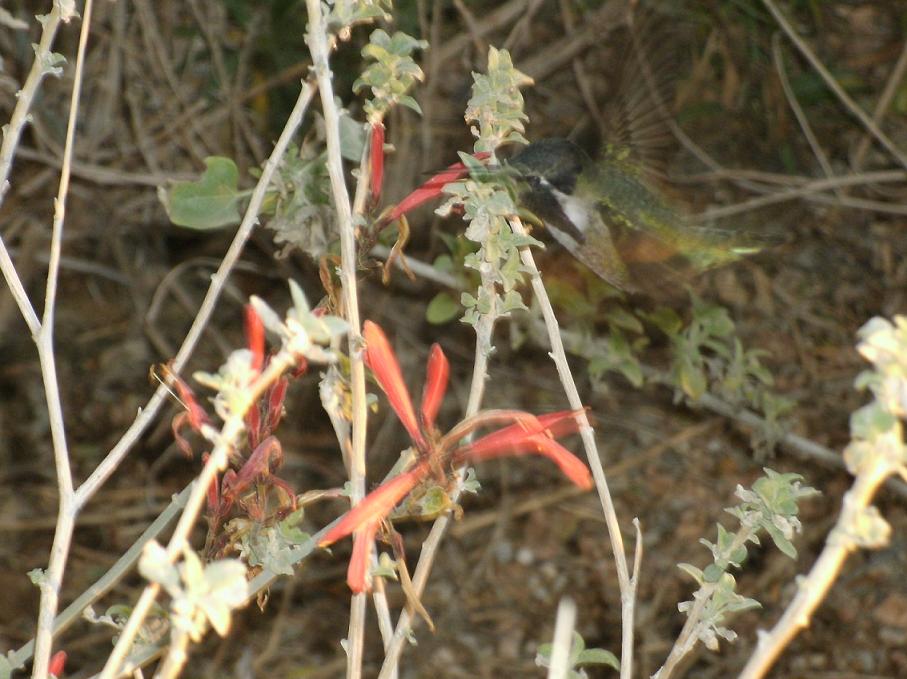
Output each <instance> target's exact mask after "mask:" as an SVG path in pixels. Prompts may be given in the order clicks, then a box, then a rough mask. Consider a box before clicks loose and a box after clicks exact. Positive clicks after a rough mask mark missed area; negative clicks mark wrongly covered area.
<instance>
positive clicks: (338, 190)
mask: <svg viewBox="0 0 907 679" xmlns="http://www.w3.org/2000/svg"><path fill="white" fill-rule="evenodd" d="M306 8H307V10H308V16H309V26H308V33H307V35H306V43H307V44H308V46H309V50H310V51H311V53H312V68H313V70H314V72H315V76H316V77H317V79H318V85H319V89H320V90H321V108H322V111H323V112H324V127H325V136H326V140H327V166H328V174H329V175H330V179H331V193H332V195H333V200H334V209H335V210H336V211H337V228H338V230H339V232H340V260H341V264H340V278H341V284H342V286H343V300H344V306H345V307H346V317H347V320H348V321H349V325H350V329H349V334H348V342H349V344H348V346H349V357H350V389H351V392H352V411H353V417H352V421H353V431H352V440H353V446H352V450H351V451H350V453H351V455H350V461H349V463H350V486H351V493H350V503H351V504H352V505H356V504H358V503H359V502H360V501H361V500H362V498H363V497H364V496H365V435H366V426H367V424H368V422H367V412H366V401H365V365H364V364H363V362H362V334H361V330H360V325H361V324H360V319H359V296H358V292H357V287H356V236H355V234H354V232H353V215H352V208H351V206H350V197H349V193H348V191H347V188H346V180H345V179H344V176H343V159H342V157H341V154H340V122H339V121H340V115H339V112H338V110H337V105H336V103H335V102H334V88H333V84H332V82H331V70H330V65H329V63H328V55H329V54H330V47H329V46H328V29H327V26H326V25H325V22H324V17H323V16H322V13H321V1H320V0H306ZM367 601H368V600H367V598H366V595H365V594H354V595H353V596H352V599H351V602H350V628H349V634H348V636H347V643H348V646H347V660H348V662H347V674H346V676H347V679H358V677H360V676H362V653H363V645H364V640H365V610H366V604H367Z"/></svg>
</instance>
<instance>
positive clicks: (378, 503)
mask: <svg viewBox="0 0 907 679" xmlns="http://www.w3.org/2000/svg"><path fill="white" fill-rule="evenodd" d="M428 473H429V466H428V463H426V462H422V463H420V464H418V465H416V466H415V467H413V468H412V469H410V470H409V471H408V472H404V473H402V474H399V475H397V476H395V477H394V478H392V479H391V480H390V481H385V482H384V483H382V484H381V485H380V486H378V487H377V488H375V490H373V491H372V492H371V493H369V494H368V495H366V496H365V497H364V498H363V499H362V502H360V503H359V504H357V505H356V506H355V507H353V508H352V509H351V510H350V511H348V512H347V513H346V514H345V515H344V516H343V518H341V519H340V521H338V522H337V523H336V524H334V526H333V527H331V528H330V529H329V530H328V531H327V532H326V533H325V534H324V536H322V538H321V541H320V542H319V543H318V546H319V547H327V546H328V545H331V544H333V543H335V542H337V541H338V540H342V539H343V538H345V537H346V536H347V535H349V534H350V533H352V532H354V531H357V530H359V529H360V528H362V527H363V526H364V525H366V524H367V523H369V522H372V521H381V520H382V519H384V518H385V517H386V516H387V515H388V514H390V512H391V510H392V509H393V508H394V507H396V506H397V504H398V503H399V502H400V500H402V499H403V498H404V497H406V496H407V495H408V494H409V492H410V491H411V490H412V489H413V488H415V487H416V486H417V485H418V484H419V482H420V481H422V479H424V478H425V477H426V476H427V475H428Z"/></svg>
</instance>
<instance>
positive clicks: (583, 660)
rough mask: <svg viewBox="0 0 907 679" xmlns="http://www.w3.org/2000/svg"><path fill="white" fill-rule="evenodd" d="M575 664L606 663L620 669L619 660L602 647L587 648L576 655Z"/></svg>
mask: <svg viewBox="0 0 907 679" xmlns="http://www.w3.org/2000/svg"><path fill="white" fill-rule="evenodd" d="M576 665H608V666H610V667H613V668H614V669H615V670H618V671H620V660H618V659H617V656H616V655H614V654H613V653H612V652H611V651H606V650H605V649H603V648H587V649H586V650H585V651H581V652H580V654H579V655H578V656H577V657H576Z"/></svg>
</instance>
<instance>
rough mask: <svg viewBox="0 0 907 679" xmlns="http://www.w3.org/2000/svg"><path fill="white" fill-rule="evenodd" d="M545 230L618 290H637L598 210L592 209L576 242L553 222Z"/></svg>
mask: <svg viewBox="0 0 907 679" xmlns="http://www.w3.org/2000/svg"><path fill="white" fill-rule="evenodd" d="M548 232H549V233H550V234H551V236H552V237H553V238H554V239H555V240H556V241H557V242H558V243H560V244H561V245H563V246H564V247H565V248H566V249H567V250H568V251H569V252H570V254H571V255H573V256H574V257H576V259H578V260H579V261H580V262H582V263H583V264H585V265H586V266H587V267H589V269H590V270H591V271H592V272H593V273H594V274H595V275H597V276H598V277H599V278H602V279H604V280H605V281H606V282H608V283H610V284H611V285H613V286H614V287H615V288H618V289H620V290H625V291H627V292H636V287H635V286H634V285H633V284H632V283H631V281H630V275H629V272H628V271H627V267H626V266H625V265H624V262H623V260H622V259H621V256H620V254H619V253H618V251H617V248H616V247H615V245H614V240H613V239H612V237H611V231H610V230H609V229H608V226H607V225H606V224H605V223H604V221H602V218H601V216H600V215H599V214H598V213H597V212H595V211H593V212H592V214H591V215H590V216H589V220H588V223H587V224H586V227H585V229H584V230H583V234H582V235H583V242H582V243H579V242H577V240H576V239H575V238H573V236H571V235H570V234H569V233H567V232H566V231H563V230H561V229H559V228H558V227H557V225H555V224H548Z"/></svg>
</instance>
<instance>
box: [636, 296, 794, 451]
mask: <svg viewBox="0 0 907 679" xmlns="http://www.w3.org/2000/svg"><path fill="white" fill-rule="evenodd" d="M692 300H693V306H692V319H691V320H690V322H689V323H688V324H687V325H686V327H684V324H683V321H682V320H681V319H680V317H679V316H678V315H677V314H676V313H675V312H674V311H673V310H671V309H666V308H659V309H657V310H656V311H655V312H653V313H650V314H647V315H646V318H647V319H648V320H649V321H650V322H651V323H652V324H653V325H655V326H656V327H657V328H659V329H660V330H661V331H662V332H664V333H665V334H666V335H667V336H668V337H669V339H670V341H671V347H672V359H671V375H672V378H673V381H674V384H675V385H676V387H677V389H678V396H679V395H681V394H683V395H685V396H687V397H688V398H690V399H692V400H693V401H696V400H698V399H700V398H701V397H702V396H703V394H705V393H706V392H712V393H715V394H716V395H718V396H720V397H721V398H723V399H724V400H726V401H728V402H729V403H731V404H732V405H736V406H741V407H750V408H753V409H754V410H756V411H758V412H761V413H762V414H763V415H764V416H765V422H766V427H765V428H764V430H762V431H760V432H757V434H758V435H759V437H760V438H757V439H756V441H754V443H755V445H756V446H757V447H761V446H765V447H768V448H771V447H772V446H774V443H775V442H776V441H777V439H778V438H779V437H780V436H781V435H782V433H783V432H782V426H781V422H780V419H781V418H782V417H783V416H784V415H785V414H786V413H788V412H789V411H790V410H791V409H792V408H793V406H794V402H793V401H792V400H791V399H788V398H785V397H782V396H779V395H777V394H774V393H772V391H771V387H772V386H773V385H774V379H773V378H772V375H771V373H770V372H769V370H768V369H767V368H766V367H765V366H763V365H762V362H761V359H762V358H763V357H764V356H765V355H766V354H767V352H765V351H764V350H761V349H744V347H743V344H742V343H741V342H740V339H739V338H738V337H737V336H736V328H735V325H734V322H733V320H731V317H730V315H729V314H728V311H727V309H725V308H724V307H721V306H718V305H714V304H708V303H706V302H703V301H702V300H700V299H699V298H698V297H696V296H695V295H693V296H692Z"/></svg>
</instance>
